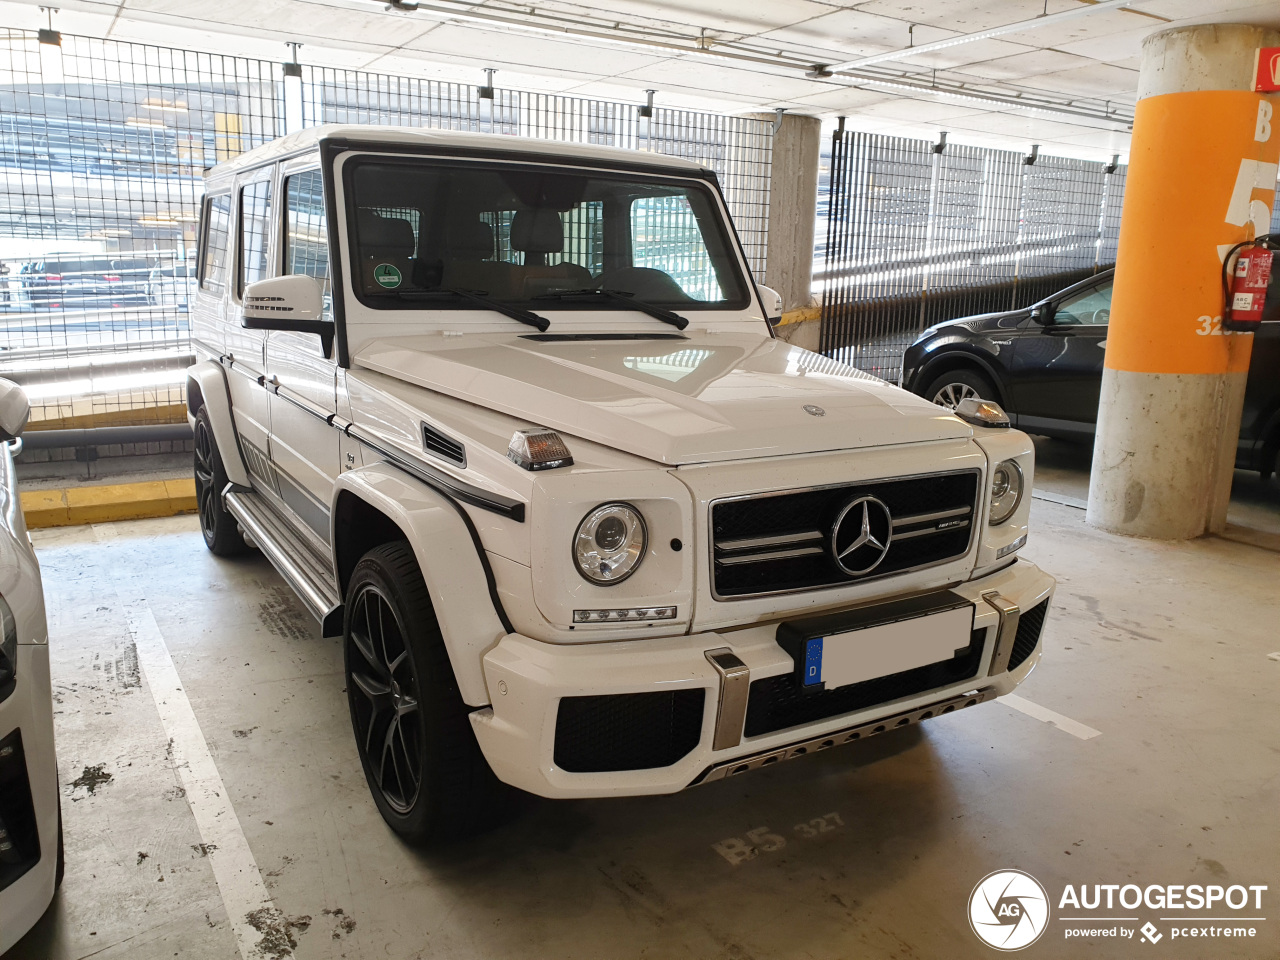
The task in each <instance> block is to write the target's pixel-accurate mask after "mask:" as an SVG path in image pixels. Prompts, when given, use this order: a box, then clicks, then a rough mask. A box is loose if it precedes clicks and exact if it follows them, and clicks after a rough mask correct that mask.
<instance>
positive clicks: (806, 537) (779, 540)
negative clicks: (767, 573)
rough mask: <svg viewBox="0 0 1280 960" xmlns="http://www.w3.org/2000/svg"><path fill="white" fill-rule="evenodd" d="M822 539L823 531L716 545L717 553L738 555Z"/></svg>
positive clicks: (731, 541)
mask: <svg viewBox="0 0 1280 960" xmlns="http://www.w3.org/2000/svg"><path fill="white" fill-rule="evenodd" d="M822 537H823V533H822V531H821V530H809V531H807V532H805V533H783V534H779V535H778V536H776V537H746V538H744V539H741V540H721V541H719V542H718V543H717V544H716V551H717V552H720V553H738V552H740V551H743V550H758V549H763V548H766V547H782V546H791V545H792V544H800V543H810V542H812V541H821V540H822Z"/></svg>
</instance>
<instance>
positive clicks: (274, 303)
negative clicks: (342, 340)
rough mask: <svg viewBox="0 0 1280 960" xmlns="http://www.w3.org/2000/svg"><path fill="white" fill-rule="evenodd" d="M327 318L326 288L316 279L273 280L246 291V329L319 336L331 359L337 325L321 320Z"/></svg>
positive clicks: (289, 277) (273, 278)
mask: <svg viewBox="0 0 1280 960" xmlns="http://www.w3.org/2000/svg"><path fill="white" fill-rule="evenodd" d="M323 316H324V287H323V285H322V284H321V283H320V281H319V280H317V279H316V278H315V277H308V276H306V275H305V274H293V275H292V276H288V277H272V278H271V279H270V280H259V281H258V282H257V283H251V284H249V285H248V286H247V287H245V288H244V325H245V326H246V327H248V328H249V329H250V330H292V331H294V332H296V333H314V334H318V335H319V336H320V338H321V340H322V341H323V342H324V352H325V355H326V356H327V355H328V354H329V351H330V348H331V347H332V345H333V321H331V320H324V319H321V318H322V317H323Z"/></svg>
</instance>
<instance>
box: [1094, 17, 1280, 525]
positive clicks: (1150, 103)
mask: <svg viewBox="0 0 1280 960" xmlns="http://www.w3.org/2000/svg"><path fill="white" fill-rule="evenodd" d="M1264 46H1280V32H1277V31H1275V30H1271V29H1267V28H1263V27H1253V26H1246V25H1243V24H1208V25H1201V26H1193V27H1178V28H1175V29H1172V30H1165V31H1162V32H1160V33H1156V34H1153V35H1151V36H1149V37H1148V38H1147V39H1146V40H1145V41H1144V43H1143V46H1142V69H1141V73H1140V74H1139V79H1138V105H1137V110H1136V116H1135V120H1134V127H1133V143H1132V147H1131V149H1130V160H1129V175H1128V183H1127V185H1126V188H1125V198H1124V212H1123V215H1122V217H1121V221H1120V246H1119V251H1118V254H1117V258H1116V281H1115V291H1114V293H1113V295H1112V303H1111V322H1110V329H1109V330H1108V331H1107V345H1106V350H1107V354H1106V366H1105V368H1104V370H1103V375H1102V402H1101V405H1100V407H1099V410H1098V430H1097V435H1096V438H1095V441H1094V450H1093V474H1092V476H1091V478H1090V483H1089V510H1088V514H1087V517H1088V522H1089V523H1091V524H1093V525H1094V526H1098V527H1102V528H1103V529H1105V530H1109V531H1111V532H1113V533H1122V534H1127V535H1131V536H1140V537H1154V538H1158V539H1166V540H1181V539H1187V538H1190V537H1198V536H1200V535H1201V534H1204V533H1208V532H1213V531H1216V530H1220V529H1222V527H1223V526H1224V525H1225V523H1226V511H1227V500H1228V498H1229V496H1230V491H1231V475H1232V470H1233V469H1234V466H1235V451H1236V438H1237V436H1238V434H1239V431H1240V412H1241V406H1242V404H1243V398H1244V382H1245V376H1246V373H1247V371H1248V368H1249V353H1250V350H1251V348H1252V341H1253V335H1252V334H1224V333H1223V331H1222V330H1221V327H1219V326H1218V325H1217V323H1218V319H1220V318H1221V315H1222V309H1223V297H1222V281H1221V273H1222V256H1223V254H1224V253H1225V250H1226V249H1227V248H1228V247H1229V246H1230V245H1233V244H1235V243H1238V242H1240V241H1242V240H1246V239H1248V238H1250V237H1253V236H1256V235H1258V234H1261V233H1266V232H1267V225H1268V222H1269V220H1270V212H1271V205H1272V201H1273V199H1274V193H1275V185H1276V162H1277V158H1278V157H1280V110H1276V109H1275V108H1276V107H1277V106H1280V98H1278V97H1277V96H1275V95H1263V94H1256V93H1252V92H1251V90H1252V87H1253V63H1254V51H1255V50H1257V49H1258V48H1259V47H1264ZM1215 318H1218V319H1215Z"/></svg>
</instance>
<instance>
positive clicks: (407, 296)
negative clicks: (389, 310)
mask: <svg viewBox="0 0 1280 960" xmlns="http://www.w3.org/2000/svg"><path fill="white" fill-rule="evenodd" d="M391 292H392V293H394V294H396V296H398V297H399V298H400V299H401V300H444V299H449V298H457V297H461V298H462V299H463V300H471V301H472V302H474V303H479V304H482V305H484V306H486V307H488V308H489V309H490V310H493V311H495V312H497V313H500V314H502V315H503V316H504V317H510V318H511V319H512V320H519V321H520V322H521V323H527V324H528V325H529V326H531V327H537V328H538V330H539V331H540V332H545V331H546V329H547V327H549V326H551V321H550V320H548V319H547V318H546V317H544V316H541V315H540V314H537V313H534V312H533V311H532V310H524V309H522V308H520V307H517V306H513V305H512V304H509V303H503V302H502V301H501V300H492V299H490V298H489V297H487V296H485V292H482V291H477V290H457V289H454V288H451V287H450V288H441V289H438V290H393V291H391Z"/></svg>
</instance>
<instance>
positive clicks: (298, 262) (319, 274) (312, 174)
mask: <svg viewBox="0 0 1280 960" xmlns="http://www.w3.org/2000/svg"><path fill="white" fill-rule="evenodd" d="M284 194H285V225H284V244H283V246H284V272H285V274H287V275H293V274H304V275H305V276H308V277H315V278H316V279H317V280H319V281H320V282H321V283H323V284H324V309H325V319H326V320H327V319H329V313H330V305H331V302H332V297H331V295H330V291H329V224H328V220H327V218H326V217H325V210H324V183H323V181H322V179H321V176H320V171H319V170H308V171H307V172H305V173H296V174H294V175H293V176H290V177H288V178H286V180H285V187H284Z"/></svg>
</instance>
